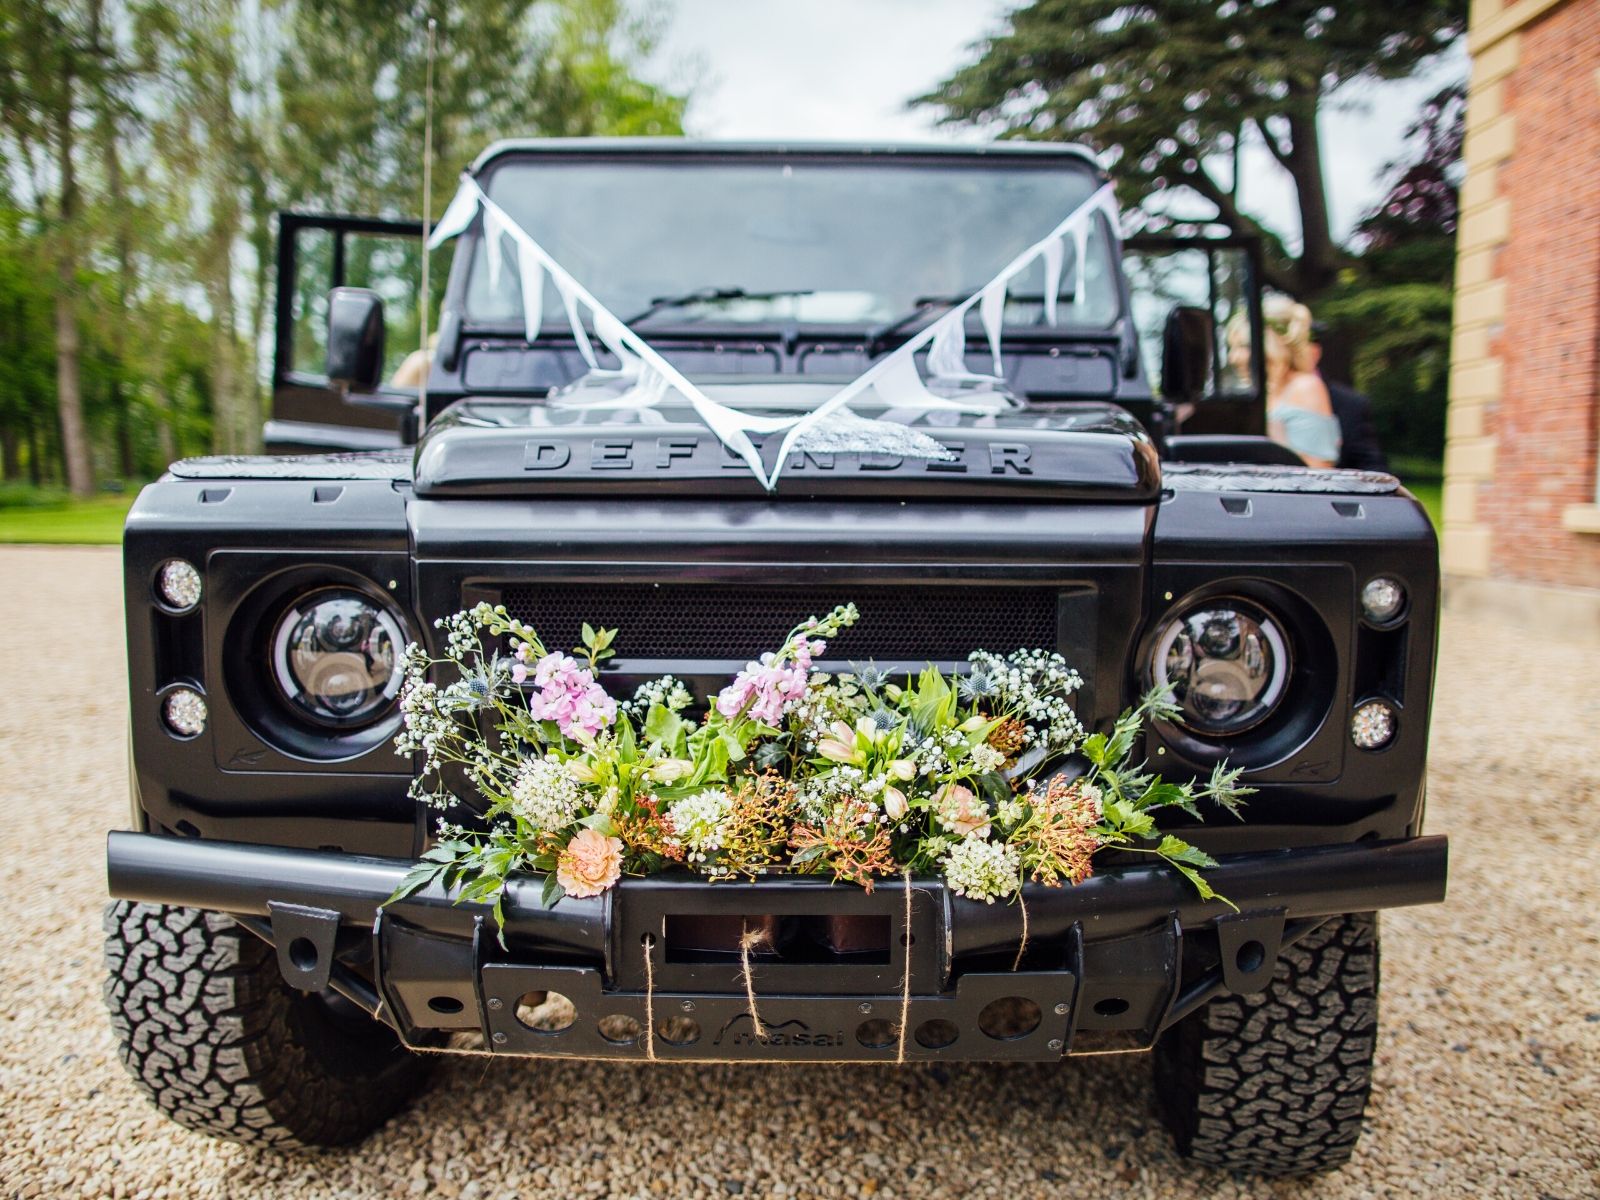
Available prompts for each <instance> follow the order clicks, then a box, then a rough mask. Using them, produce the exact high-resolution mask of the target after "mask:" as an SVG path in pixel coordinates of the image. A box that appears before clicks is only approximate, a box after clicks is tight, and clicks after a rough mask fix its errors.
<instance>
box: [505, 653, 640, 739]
mask: <svg viewBox="0 0 1600 1200" xmlns="http://www.w3.org/2000/svg"><path fill="white" fill-rule="evenodd" d="M524 677H526V672H524ZM519 682H520V680H519ZM533 682H534V684H535V685H536V686H537V687H538V688H539V690H538V691H537V692H535V693H534V694H533V695H532V696H529V697H528V712H529V714H530V715H531V716H532V717H533V719H534V720H535V721H553V722H555V724H556V727H557V728H558V729H560V730H561V735H562V736H563V737H570V738H581V739H584V740H587V739H590V738H593V737H594V736H595V735H596V734H598V733H599V732H600V731H601V730H602V729H604V728H605V727H606V726H607V725H609V724H611V722H612V721H614V720H616V717H617V702H616V701H615V700H613V699H612V698H611V697H610V696H608V695H607V694H606V691H605V689H604V688H602V687H601V686H600V685H599V684H598V683H596V682H595V681H594V673H593V672H592V671H590V670H589V669H588V668H586V667H580V666H579V665H578V662H577V660H576V659H574V658H571V657H570V656H568V655H565V654H546V655H545V656H544V657H543V658H541V659H540V660H539V661H538V663H537V664H536V665H535V666H534V670H533Z"/></svg>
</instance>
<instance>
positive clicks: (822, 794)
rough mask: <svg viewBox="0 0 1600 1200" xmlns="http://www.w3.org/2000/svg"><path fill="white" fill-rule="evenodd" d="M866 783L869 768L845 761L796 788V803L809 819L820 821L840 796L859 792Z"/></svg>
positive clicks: (854, 794)
mask: <svg viewBox="0 0 1600 1200" xmlns="http://www.w3.org/2000/svg"><path fill="white" fill-rule="evenodd" d="M865 783H866V772H865V771H863V770H862V769H861V768H860V767H852V766H849V765H847V764H844V763H841V764H839V765H838V766H835V767H832V768H830V769H829V770H827V771H824V772H823V773H822V774H820V775H813V776H812V777H811V778H810V779H807V780H806V781H805V782H804V783H802V784H801V785H800V786H799V787H798V788H796V789H795V802H796V806H797V807H798V808H799V810H800V815H801V816H802V817H803V818H804V819H805V820H806V821H808V822H810V823H811V824H813V825H816V824H820V823H821V822H823V821H825V820H826V819H827V817H828V814H829V813H831V812H832V811H833V809H834V806H835V805H837V804H838V802H839V801H840V800H842V799H844V798H845V797H847V796H856V795H859V794H860V792H861V789H862V787H863V786H864V784H865Z"/></svg>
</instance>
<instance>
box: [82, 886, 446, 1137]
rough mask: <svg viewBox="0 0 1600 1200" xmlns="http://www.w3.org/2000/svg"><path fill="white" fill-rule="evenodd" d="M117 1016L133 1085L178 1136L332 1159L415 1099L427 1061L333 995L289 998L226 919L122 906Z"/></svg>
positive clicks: (110, 993) (117, 916)
mask: <svg viewBox="0 0 1600 1200" xmlns="http://www.w3.org/2000/svg"><path fill="white" fill-rule="evenodd" d="M105 934H106V968H107V972H108V977H107V979H106V989H105V996H106V1004H107V1006H108V1007H109V1008H110V1009H111V1025H112V1028H113V1030H114V1031H115V1032H116V1035H117V1042H118V1052H119V1054H120V1056H121V1058H122V1062H123V1065H124V1066H126V1067H127V1068H128V1071H129V1073H130V1074H132V1076H133V1078H134V1082H135V1083H137V1084H138V1085H139V1087H140V1088H141V1089H142V1090H143V1091H144V1093H145V1095H147V1096H148V1097H149V1098H150V1100H151V1102H152V1103H153V1104H154V1105H155V1106H156V1107H157V1108H158V1109H160V1110H161V1111H162V1112H163V1113H165V1114H166V1115H167V1116H169V1117H171V1118H172V1119H173V1120H174V1121H176V1122H178V1124H180V1125H182V1126H184V1127H186V1128H188V1129H194V1130H198V1131H199V1132H201V1133H209V1134H212V1135H214V1136H216V1137H221V1138H227V1139H229V1140H231V1141H236V1142H254V1143H258V1144H273V1145H284V1146H292V1145H301V1146H334V1145H338V1144H340V1143H343V1142H350V1141H354V1140H355V1139H357V1138H359V1137H361V1136H363V1135H364V1134H367V1133H369V1132H371V1131H372V1130H373V1129H375V1128H377V1127H378V1126H379V1125H381V1124H383V1122H384V1121H386V1120H388V1119H389V1117H390V1116H392V1115H393V1114H394V1113H395V1112H396V1111H398V1110H399V1109H400V1108H401V1107H402V1106H403V1105H405V1104H406V1103H407V1102H408V1101H409V1100H410V1099H411V1098H412V1097H413V1096H415V1095H417V1094H418V1092H419V1091H420V1090H421V1089H422V1087H423V1086H424V1084H425V1083H426V1077H427V1071H428V1066H429V1064H428V1062H427V1060H426V1059H424V1058H422V1057H420V1056H417V1055H414V1054H412V1053H411V1052H410V1051H408V1050H406V1049H405V1048H404V1047H403V1046H402V1045H401V1044H400V1041H399V1039H398V1038H397V1037H396V1036H395V1034H394V1032H393V1031H392V1030H391V1029H389V1027H388V1026H386V1025H383V1024H381V1023H379V1022H377V1021H375V1020H373V1019H372V1018H371V1017H369V1016H368V1015H367V1014H366V1013H365V1012H362V1011H361V1010H359V1009H357V1008H356V1007H355V1006H354V1005H351V1004H349V1003H348V1002H347V1001H344V1000H343V999H342V998H341V997H338V996H336V995H333V994H331V993H330V994H328V995H327V996H321V995H308V994H307V993H304V992H300V991H297V990H295V989H294V988H291V987H290V986H289V985H288V984H286V983H285V982H284V981H283V976H282V975H281V974H280V973H279V971H278V961H277V954H276V952H275V951H274V950H273V949H272V947H270V946H268V945H267V944H266V943H264V942H262V941H261V940H260V939H259V938H257V937H255V936H254V935H253V934H251V933H249V932H247V931H246V930H244V929H241V928H240V927H239V926H238V925H236V924H234V923H233V922H232V921H230V920H229V919H228V918H227V917H224V916H222V915H220V914H218V913H208V912H203V911H201V910H199V909H194V908H169V907H165V906H162V905H155V904H133V903H129V902H127V901H121V900H119V901H115V902H113V903H112V904H110V905H108V906H107V908H106V913H105Z"/></svg>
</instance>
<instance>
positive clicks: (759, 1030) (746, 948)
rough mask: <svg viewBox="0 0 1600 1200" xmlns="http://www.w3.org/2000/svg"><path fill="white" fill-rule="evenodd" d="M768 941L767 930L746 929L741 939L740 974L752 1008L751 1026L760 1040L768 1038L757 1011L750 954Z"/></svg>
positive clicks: (745, 995) (746, 999) (745, 994)
mask: <svg viewBox="0 0 1600 1200" xmlns="http://www.w3.org/2000/svg"><path fill="white" fill-rule="evenodd" d="M766 941H767V931H766V930H765V929H746V930H745V931H744V936H743V937H741V938H740V939H739V973H740V975H742V976H743V978H744V998H745V1001H746V1002H747V1003H748V1004H749V1006H750V1024H751V1026H752V1027H753V1028H754V1031H755V1035H756V1036H757V1037H758V1038H764V1037H766V1036H767V1031H766V1030H765V1029H764V1028H763V1027H762V1025H761V1014H760V1013H759V1012H757V1011H756V985H755V979H754V978H753V977H752V975H751V972H750V952H751V951H752V950H758V949H760V948H761V946H762V945H763V944H764V943H765V942H766Z"/></svg>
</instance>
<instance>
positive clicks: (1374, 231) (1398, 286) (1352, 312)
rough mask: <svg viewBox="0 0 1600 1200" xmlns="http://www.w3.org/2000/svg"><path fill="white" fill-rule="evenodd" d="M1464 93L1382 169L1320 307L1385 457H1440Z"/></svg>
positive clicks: (1409, 137)
mask: <svg viewBox="0 0 1600 1200" xmlns="http://www.w3.org/2000/svg"><path fill="white" fill-rule="evenodd" d="M1465 116H1466V90H1465V89H1464V88H1462V87H1459V86H1456V87H1449V88H1445V89H1443V90H1442V91H1440V92H1438V93H1437V94H1436V95H1434V96H1432V97H1430V98H1429V99H1428V100H1427V101H1426V102H1425V103H1424V104H1423V105H1422V110H1421V112H1420V113H1419V114H1418V116H1417V119H1416V120H1415V121H1414V122H1413V123H1412V125H1411V126H1410V127H1409V128H1408V129H1407V130H1406V152H1405V153H1404V154H1403V155H1402V156H1401V157H1400V158H1399V159H1398V160H1396V161H1395V162H1392V163H1390V164H1388V166H1387V167H1385V175H1386V176H1387V178H1388V180H1389V183H1388V187H1387V190H1386V192H1385V194H1384V196H1383V199H1381V200H1380V201H1379V202H1378V203H1377V204H1376V205H1374V206H1373V208H1372V209H1371V210H1370V211H1369V212H1367V213H1366V214H1364V215H1363V217H1362V218H1361V220H1360V222H1359V223H1358V224H1357V225H1356V231H1355V239H1354V250H1355V257H1354V260H1353V262H1352V263H1351V264H1350V265H1349V266H1348V267H1347V268H1346V269H1345V270H1343V271H1342V272H1341V273H1340V277H1339V280H1338V282H1337V283H1336V284H1335V285H1334V286H1333V287H1332V288H1330V289H1329V290H1328V291H1327V292H1326V293H1325V294H1324V296H1323V298H1322V299H1321V300H1320V301H1319V302H1318V306H1317V309H1318V315H1319V316H1320V317H1322V319H1323V320H1325V321H1326V322H1327V323H1328V324H1329V326H1330V327H1331V329H1332V332H1333V337H1332V339H1331V341H1332V343H1333V344H1334V345H1335V346H1337V345H1340V344H1341V343H1342V344H1346V345H1348V346H1349V348H1350V354H1349V368H1350V378H1351V381H1352V382H1353V383H1355V385H1356V386H1357V387H1359V388H1360V389H1361V390H1362V391H1364V392H1367V393H1368V394H1369V395H1371V397H1372V402H1373V404H1372V409H1373V420H1374V423H1375V425H1376V426H1377V430H1378V436H1379V438H1380V440H1382V442H1383V444H1384V445H1385V446H1387V447H1388V448H1389V449H1390V452H1391V453H1395V454H1401V455H1408V456H1412V457H1418V458H1428V459H1438V458H1439V457H1440V456H1441V454H1442V453H1443V449H1444V420H1445V404H1446V399H1447V384H1448V371H1449V357H1450V315H1451V306H1452V301H1453V299H1454V292H1453V287H1452V278H1453V275H1454V272H1455V238H1456V220H1457V215H1458V208H1457V205H1458V195H1457V187H1458V181H1457V175H1458V172H1459V167H1460V161H1461V143H1462V138H1463V136H1464V126H1465Z"/></svg>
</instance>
